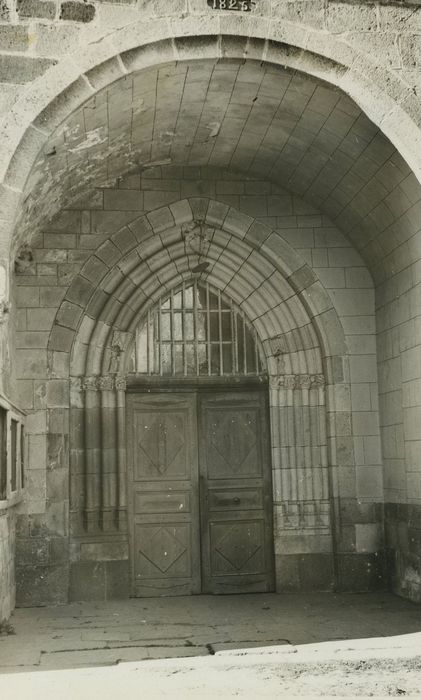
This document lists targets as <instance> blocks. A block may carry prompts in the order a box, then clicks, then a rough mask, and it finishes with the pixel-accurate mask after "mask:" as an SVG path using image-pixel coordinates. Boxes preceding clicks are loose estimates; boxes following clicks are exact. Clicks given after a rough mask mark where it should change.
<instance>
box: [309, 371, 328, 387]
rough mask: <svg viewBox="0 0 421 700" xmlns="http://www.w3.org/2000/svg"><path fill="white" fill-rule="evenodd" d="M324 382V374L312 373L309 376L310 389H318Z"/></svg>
mask: <svg viewBox="0 0 421 700" xmlns="http://www.w3.org/2000/svg"><path fill="white" fill-rule="evenodd" d="M325 384H326V378H325V376H324V374H313V375H312V376H311V387H312V389H320V388H321V387H324V386H325Z"/></svg>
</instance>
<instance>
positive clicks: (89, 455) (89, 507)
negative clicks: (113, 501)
mask: <svg viewBox="0 0 421 700" xmlns="http://www.w3.org/2000/svg"><path fill="white" fill-rule="evenodd" d="M83 389H84V391H85V509H84V524H85V529H86V530H87V531H88V532H91V531H96V530H98V529H99V520H100V506H101V397H100V392H99V390H98V377H96V376H93V377H85V378H84V380H83Z"/></svg>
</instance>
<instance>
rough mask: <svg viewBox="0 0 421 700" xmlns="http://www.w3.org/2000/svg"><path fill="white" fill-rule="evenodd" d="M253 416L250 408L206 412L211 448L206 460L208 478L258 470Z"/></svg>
mask: <svg viewBox="0 0 421 700" xmlns="http://www.w3.org/2000/svg"><path fill="white" fill-rule="evenodd" d="M256 418H257V415H256V411H254V410H239V409H233V410H229V411H227V410H224V411H222V410H221V411H220V410H212V411H209V412H208V415H207V441H208V445H209V450H210V452H211V454H210V459H209V460H208V465H209V471H208V476H209V478H211V479H215V478H221V477H230V476H234V477H237V476H253V475H259V474H260V472H261V464H260V460H259V459H258V453H257V441H256Z"/></svg>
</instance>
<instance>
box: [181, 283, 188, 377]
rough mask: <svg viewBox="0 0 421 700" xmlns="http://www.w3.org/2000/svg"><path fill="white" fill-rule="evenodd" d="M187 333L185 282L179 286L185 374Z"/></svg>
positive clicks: (184, 370)
mask: <svg viewBox="0 0 421 700" xmlns="http://www.w3.org/2000/svg"><path fill="white" fill-rule="evenodd" d="M186 336H187V333H186V283H185V282H183V284H182V287H181V339H182V343H183V373H184V376H186V375H187V345H186V342H187V338H186Z"/></svg>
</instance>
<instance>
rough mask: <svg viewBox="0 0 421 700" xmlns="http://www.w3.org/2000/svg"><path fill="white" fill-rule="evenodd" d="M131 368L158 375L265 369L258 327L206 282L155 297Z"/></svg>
mask: <svg viewBox="0 0 421 700" xmlns="http://www.w3.org/2000/svg"><path fill="white" fill-rule="evenodd" d="M131 370H132V371H133V372H136V373H137V374H144V375H159V376H199V377H200V376H208V377H213V376H232V375H254V376H255V375H260V374H263V363H262V352H261V347H260V342H259V340H258V338H257V335H256V332H255V330H254V329H253V327H252V326H251V325H250V323H249V322H248V321H247V320H246V318H245V316H244V313H243V312H242V311H241V310H240V309H239V308H238V307H236V306H235V305H234V303H233V301H232V300H231V299H228V298H227V297H225V296H224V295H223V294H221V292H220V291H219V290H215V289H213V288H212V287H211V286H210V285H209V284H207V283H205V284H202V283H198V282H197V281H194V282H190V283H185V284H183V285H182V286H181V287H178V288H177V289H175V290H173V291H172V292H171V293H170V294H169V295H166V296H165V297H162V298H161V299H159V301H158V303H157V305H156V306H155V307H154V308H153V309H152V310H150V311H149V312H148V315H147V318H146V319H145V320H144V321H143V323H141V324H140V326H139V327H138V329H137V333H136V342H135V349H134V353H133V357H132V367H131Z"/></svg>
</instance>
